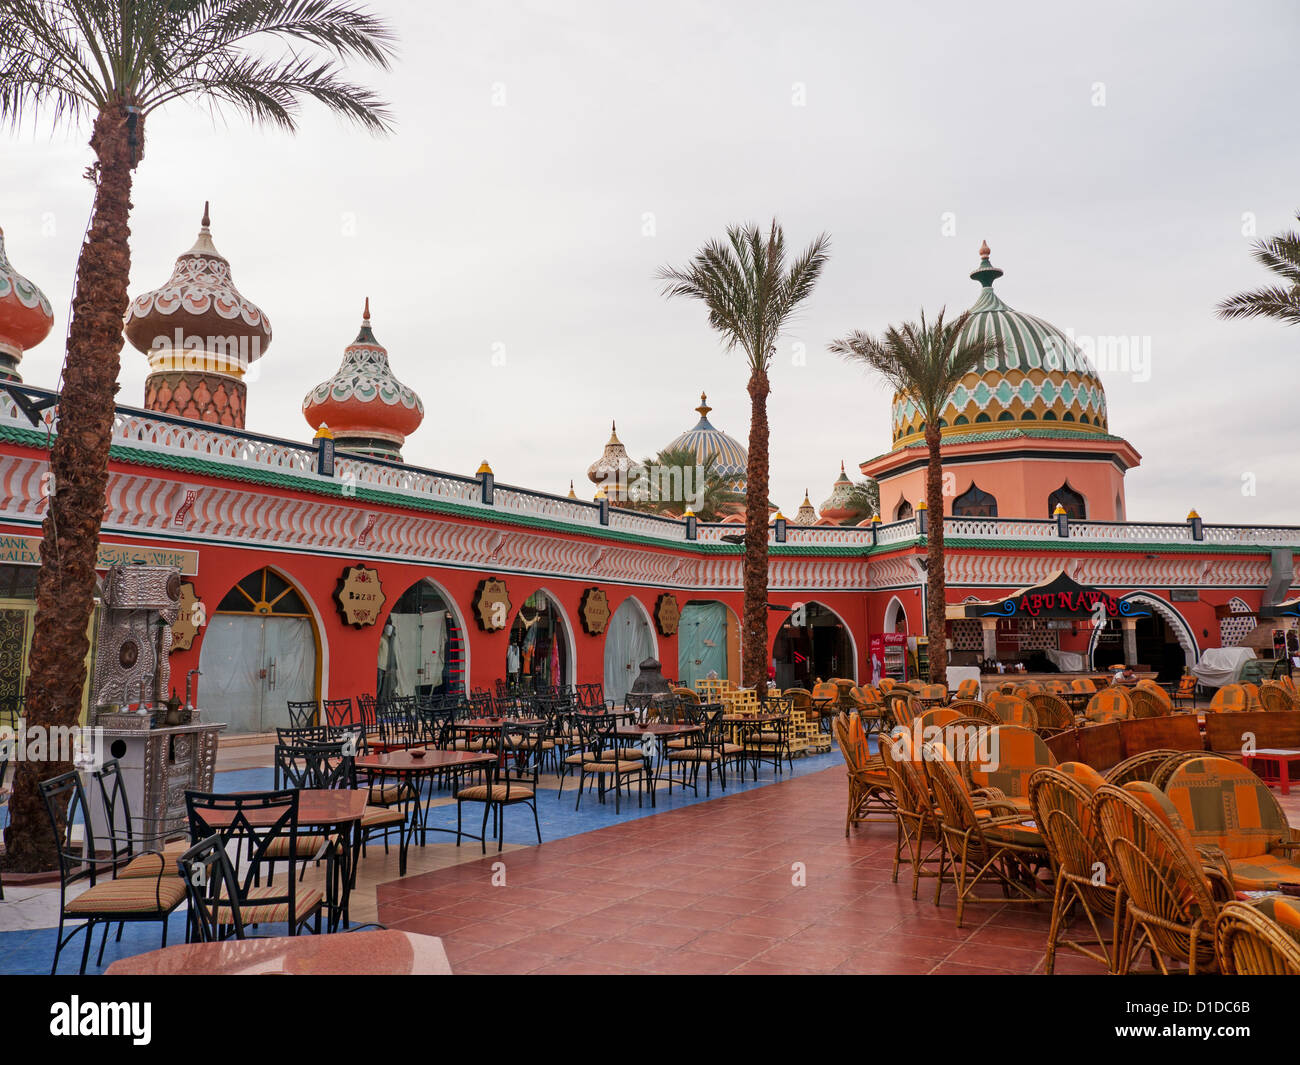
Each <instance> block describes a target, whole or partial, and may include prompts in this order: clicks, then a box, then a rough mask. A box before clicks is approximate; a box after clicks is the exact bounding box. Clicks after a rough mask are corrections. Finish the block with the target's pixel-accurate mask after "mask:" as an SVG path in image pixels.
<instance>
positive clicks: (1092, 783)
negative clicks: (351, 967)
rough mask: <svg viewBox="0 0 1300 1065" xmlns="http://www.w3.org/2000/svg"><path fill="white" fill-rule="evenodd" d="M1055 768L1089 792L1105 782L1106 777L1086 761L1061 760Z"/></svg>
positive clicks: (1094, 790)
mask: <svg viewBox="0 0 1300 1065" xmlns="http://www.w3.org/2000/svg"><path fill="white" fill-rule="evenodd" d="M1056 768H1057V769H1059V770H1060V771H1061V772H1062V773H1064V774H1065V775H1066V776H1068V777H1070V778H1071V779H1072V780H1073V781H1074V782H1075V783H1077V784H1082V785H1083V786H1084V787H1085V788H1087V789H1088V790H1089V791H1091V792H1096V790H1097V789H1098V788H1099V787H1101V786H1102V785H1103V784H1105V783H1106V778H1105V777H1103V776H1102V775H1101V774H1100V773H1098V772H1097V770H1095V769H1093V767H1092V766H1090V765H1088V764H1087V763H1086V762H1062V763H1061V764H1060V765H1058V766H1057V767H1056Z"/></svg>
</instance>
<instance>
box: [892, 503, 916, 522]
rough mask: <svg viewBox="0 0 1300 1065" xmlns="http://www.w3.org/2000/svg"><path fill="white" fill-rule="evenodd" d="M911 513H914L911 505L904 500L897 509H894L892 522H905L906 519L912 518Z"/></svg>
mask: <svg viewBox="0 0 1300 1065" xmlns="http://www.w3.org/2000/svg"><path fill="white" fill-rule="evenodd" d="M913 513H914V511H913V510H912V504H911V503H909V502H908V501H907V500H906V499H904V500H903V501H902V502H901V503H899V504H898V506H897V507H895V508H894V520H895V521H907V519H908V518H910V517H912V515H913Z"/></svg>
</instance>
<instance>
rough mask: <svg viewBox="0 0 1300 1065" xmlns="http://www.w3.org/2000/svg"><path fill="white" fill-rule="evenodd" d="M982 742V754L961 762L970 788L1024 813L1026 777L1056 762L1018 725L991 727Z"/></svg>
mask: <svg viewBox="0 0 1300 1065" xmlns="http://www.w3.org/2000/svg"><path fill="white" fill-rule="evenodd" d="M985 742H986V743H987V746H985V747H984V748H983V751H982V752H980V753H979V754H976V755H975V756H974V757H970V758H967V759H966V760H965V762H964V764H963V768H964V769H965V771H966V779H967V780H968V781H969V783H970V785H971V787H972V788H974V789H978V790H979V791H981V792H982V793H983V794H985V795H996V796H998V797H1001V798H1005V799H1006V800H1007V801H1009V802H1011V803H1012V804H1014V805H1015V807H1016V808H1017V809H1019V810H1021V811H1024V812H1026V813H1027V812H1028V811H1029V779H1030V777H1032V776H1033V775H1034V773H1035V772H1037V771H1038V770H1039V769H1042V768H1044V767H1051V766H1054V765H1056V759H1055V758H1053V757H1052V753H1051V752H1050V751H1049V750H1048V749H1047V745H1046V744H1045V743H1043V739H1042V737H1041V736H1039V735H1038V734H1037V733H1036V732H1033V731H1032V730H1030V729H1027V728H1024V727H1022V726H1020V725H994V726H993V727H992V728H990V729H989V730H988V733H987V736H986V737H985ZM985 754H986V755H987V758H985V757H984V755H985Z"/></svg>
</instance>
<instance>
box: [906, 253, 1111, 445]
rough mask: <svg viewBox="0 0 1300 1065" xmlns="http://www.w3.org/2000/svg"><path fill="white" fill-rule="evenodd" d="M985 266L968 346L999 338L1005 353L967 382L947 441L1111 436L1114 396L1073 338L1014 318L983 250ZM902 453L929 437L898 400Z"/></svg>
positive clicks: (951, 403)
mask: <svg viewBox="0 0 1300 1065" xmlns="http://www.w3.org/2000/svg"><path fill="white" fill-rule="evenodd" d="M980 256H981V258H980V265H979V267H978V268H977V269H976V270H975V271H973V272H972V273H971V275H970V276H971V278H972V279H973V280H975V281H978V282H980V284H981V286H982V288H981V290H980V294H979V298H978V299H977V300H976V301H975V303H974V304H973V305H972V307H971V308H970V311H969V312H968V313H969V314H970V318H969V320H968V321H967V323H966V326H965V328H964V329H963V330H962V339H963V340H973V339H983V338H990V337H991V338H992V339H994V340H996V341H997V343H998V346H999V350H998V352H997V353H996V354H995V355H992V356H989V357H988V358H986V359H985V361H984V367H983V369H982V370H980V371H976V372H974V373H970V374H967V375H966V377H965V378H963V380H962V382H961V383H960V384H959V385H958V386H957V387H956V388H955V389H953V392H952V395H951V396H950V397H949V399H948V405H947V406H946V407H945V409H944V412H943V419H942V422H941V426H940V427H941V429H942V430H943V434H944V436H945V437H959V436H960V435H961V434H963V433H968V432H979V431H987V430H989V429H993V428H1008V427H1009V426H1008V423H1014V424H1015V425H1016V426H1017V427H1020V428H1024V429H1030V430H1046V429H1050V430H1055V431H1063V432H1067V433H1073V432H1077V433H1079V434H1080V435H1083V436H1092V435H1096V434H1105V433H1106V432H1107V431H1108V430H1107V419H1106V392H1105V389H1104V388H1103V387H1102V383H1101V378H1100V377H1099V376H1098V374H1097V370H1096V368H1095V367H1094V366H1093V365H1092V363H1091V362H1089V360H1088V358H1087V356H1086V355H1084V353H1083V352H1082V351H1081V350H1080V348H1079V345H1078V344H1076V343H1075V342H1074V340H1073V339H1072V338H1071V337H1069V336H1068V335H1067V334H1065V333H1064V332H1062V331H1061V330H1060V329H1057V328H1056V326H1054V325H1052V324H1050V323H1049V322H1045V321H1043V320H1042V319H1041V318H1036V317H1034V315H1032V314H1025V313H1024V312H1022V311H1017V310H1014V309H1013V308H1011V307H1009V306H1007V304H1006V303H1004V302H1003V301H1002V298H1001V297H1000V296H998V294H997V293H996V292H994V291H993V282H994V281H996V280H997V279H998V278H999V277H1001V276H1002V271H1001V270H999V269H998V268H997V267H996V266H993V265H992V264H991V263H990V262H989V248H988V245H987V244H984V245H983V246H981V248H980ZM892 421H893V437H894V446H895V447H900V446H906V445H907V444H909V443H911V442H913V440H914V439H915V438H916V437H917V436H918V434H921V433H923V432H924V421H923V419H922V418H921V415H920V412H919V411H918V410H917V408H916V404H915V403H914V402H913V401H912V400H911V399H910V398H909V397H906V396H902V395H899V396H896V397H895V399H894V404H893V416H892Z"/></svg>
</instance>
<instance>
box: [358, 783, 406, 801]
mask: <svg viewBox="0 0 1300 1065" xmlns="http://www.w3.org/2000/svg"><path fill="white" fill-rule="evenodd" d="M401 797H402V786H401V785H400V784H389V783H380V782H379V781H376V782H375V783H373V784H371V785H370V795H369V797H368V798H367V799H366V802H369V803H373V804H374V805H375V806H387V805H389V804H390V803H394V802H397V801H398V800H399V799H401Z"/></svg>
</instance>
